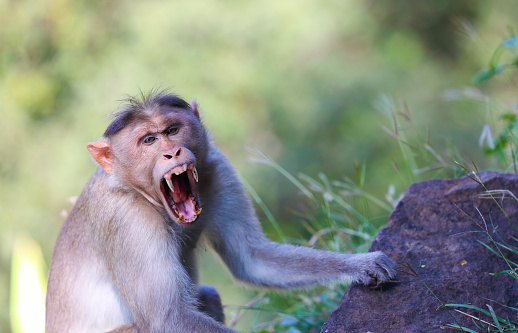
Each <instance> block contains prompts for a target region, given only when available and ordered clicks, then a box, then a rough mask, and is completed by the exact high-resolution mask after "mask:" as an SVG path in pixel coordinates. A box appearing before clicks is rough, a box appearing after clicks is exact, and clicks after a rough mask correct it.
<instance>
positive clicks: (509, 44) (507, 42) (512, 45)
mask: <svg viewBox="0 0 518 333" xmlns="http://www.w3.org/2000/svg"><path fill="white" fill-rule="evenodd" d="M501 45H502V47H504V48H506V49H511V50H514V49H516V46H518V36H513V37H511V38H508V39H504V41H503V42H502V44H501Z"/></svg>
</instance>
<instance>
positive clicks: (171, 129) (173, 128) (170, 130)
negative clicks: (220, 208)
mask: <svg viewBox="0 0 518 333" xmlns="http://www.w3.org/2000/svg"><path fill="white" fill-rule="evenodd" d="M179 130H180V127H179V126H171V127H169V128H168V129H167V130H166V134H167V135H175V134H177V133H178V131H179Z"/></svg>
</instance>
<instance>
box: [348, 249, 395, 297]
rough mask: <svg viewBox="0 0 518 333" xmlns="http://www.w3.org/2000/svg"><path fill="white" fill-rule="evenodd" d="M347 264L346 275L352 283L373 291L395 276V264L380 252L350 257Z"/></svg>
mask: <svg viewBox="0 0 518 333" xmlns="http://www.w3.org/2000/svg"><path fill="white" fill-rule="evenodd" d="M347 263H348V265H347V267H348V268H347V270H346V274H347V278H348V279H350V280H351V281H352V283H357V284H362V285H365V286H368V287H371V288H374V289H378V288H380V287H381V286H382V285H383V284H384V283H385V282H387V281H390V280H391V279H392V278H394V277H395V276H396V270H395V267H396V264H395V263H394V262H393V261H392V260H390V258H389V257H387V255H385V253H383V252H380V251H376V252H369V253H360V254H355V255H352V256H351V257H349V258H348V259H347Z"/></svg>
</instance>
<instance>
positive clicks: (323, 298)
mask: <svg viewBox="0 0 518 333" xmlns="http://www.w3.org/2000/svg"><path fill="white" fill-rule="evenodd" d="M517 68H518V35H516V34H514V32H511V36H510V37H509V38H506V39H504V40H503V41H502V43H501V44H500V45H499V46H498V47H497V49H496V50H495V52H494V54H493V56H492V58H491V60H490V63H489V65H488V67H487V68H485V69H483V70H481V71H480V72H479V73H477V74H476V75H475V76H474V78H473V82H474V83H475V84H478V85H481V84H487V82H488V81H490V80H492V79H494V78H495V77H496V76H498V75H501V74H502V73H503V72H504V71H508V70H511V69H514V70H516V69H517ZM473 90H476V89H473ZM481 95H484V96H486V95H485V94H483V93H482V94H481ZM483 100H484V102H486V103H487V102H488V98H486V97H484V99H483ZM375 107H376V108H377V109H378V110H379V111H380V112H381V113H383V114H385V115H386V116H387V117H388V119H389V121H390V122H391V123H392V128H389V127H387V126H382V129H383V130H384V131H385V132H386V133H387V134H388V135H389V136H391V137H392V138H394V139H395V140H396V141H397V143H398V144H399V147H400V151H401V154H402V156H403V159H402V160H403V161H404V162H403V163H402V164H397V163H396V162H393V165H394V168H395V170H396V172H397V174H398V175H399V177H401V178H403V179H405V180H406V183H407V185H410V184H411V183H414V182H417V181H421V180H423V179H425V178H452V177H460V176H462V175H466V174H467V175H468V176H469V177H470V178H472V180H473V181H474V182H477V183H479V184H480V185H482V186H484V188H485V189H486V192H485V193H484V197H486V198H488V199H490V200H493V201H494V202H495V203H496V204H497V205H498V207H499V208H500V209H501V210H502V212H504V214H505V211H504V209H503V208H502V206H501V205H500V203H499V201H498V200H497V198H498V199H502V198H504V197H506V198H509V199H510V200H515V201H517V202H518V198H517V197H516V196H515V194H513V193H511V192H509V191H508V190H507V189H500V190H496V191H495V190H493V191H489V190H487V188H486V187H485V185H484V184H483V183H482V181H481V178H480V177H479V174H478V168H477V167H476V165H475V163H473V162H472V161H469V162H471V163H472V165H473V170H469V169H468V168H466V167H465V166H464V165H467V163H466V162H467V161H466V158H464V157H463V156H462V154H461V153H460V152H459V151H458V149H456V147H455V145H454V144H453V143H448V144H447V147H446V149H445V151H446V153H439V152H438V149H435V148H434V147H433V146H432V144H431V143H430V139H429V133H426V136H422V133H423V131H420V130H419V129H417V127H416V126H414V124H413V122H412V118H411V116H410V112H409V110H408V108H407V106H406V104H405V103H404V102H403V101H398V102H397V103H396V102H395V101H394V100H393V99H392V98H391V97H389V96H385V95H383V96H380V97H379V98H378V100H377V101H376V103H375ZM500 121H501V123H502V125H501V126H500V130H499V132H498V134H497V135H493V133H492V132H491V130H490V126H489V125H488V124H484V125H483V131H482V134H481V136H480V139H479V145H480V146H481V148H482V149H483V150H484V152H485V153H486V156H487V158H488V159H492V160H494V161H496V165H497V169H498V171H503V172H514V173H518V170H517V169H518V115H517V113H516V111H515V110H504V111H503V112H502V113H501V116H500ZM493 127H494V126H493ZM251 153H252V155H253V160H254V161H255V162H257V163H261V164H264V165H267V166H269V167H272V168H273V169H275V170H276V171H278V172H279V173H280V174H281V175H283V176H284V177H285V178H286V179H288V180H289V181H290V182H291V183H292V184H293V185H294V186H295V187H296V188H297V189H298V190H299V192H300V194H301V197H302V200H304V201H305V203H306V205H305V206H306V207H309V208H308V210H307V211H305V212H301V213H300V216H299V217H300V219H301V221H302V224H303V225H304V227H305V229H306V230H307V231H308V232H309V233H310V235H311V237H310V238H309V239H307V240H301V239H296V240H290V242H295V243H298V244H302V245H308V246H315V247H318V248H323V249H327V250H331V251H337V252H346V253H357V252H365V251H367V250H368V247H369V246H370V244H371V242H372V240H373V237H374V236H375V235H376V233H377V231H378V227H375V226H379V225H380V224H384V223H385V222H386V220H387V218H388V216H389V214H390V213H391V212H392V210H393V208H394V207H395V205H396V204H397V202H398V201H399V199H400V197H398V196H397V195H396V193H395V190H394V188H393V187H392V186H389V188H388V192H387V194H386V195H385V198H379V197H377V196H374V195H372V194H370V193H368V192H367V191H365V183H366V179H367V175H366V168H365V166H361V167H360V166H356V168H355V170H356V175H355V177H354V179H355V180H354V181H353V180H351V179H345V180H342V181H331V180H329V179H328V178H327V177H326V176H325V174H323V173H320V174H318V176H317V177H315V178H313V177H310V176H307V175H304V174H300V175H298V176H297V177H295V176H293V175H292V174H290V173H289V172H288V171H286V170H285V169H284V168H282V167H281V166H280V165H279V164H277V163H276V162H275V161H273V160H272V159H271V158H269V157H268V156H267V155H266V154H265V153H264V152H262V151H260V150H259V149H252V150H251ZM245 185H246V186H247V188H248V190H249V192H250V193H251V195H252V197H253V198H254V200H255V201H256V202H257V204H258V206H259V207H260V208H261V209H262V210H263V212H264V214H265V215H266V216H267V218H268V220H269V222H270V223H271V224H272V226H273V228H274V229H275V230H276V232H277V233H278V235H279V236H280V238H281V239H282V240H283V241H286V237H285V235H284V234H283V232H282V229H281V228H280V226H279V224H278V223H277V221H276V220H275V218H274V217H273V216H272V214H271V213H270V212H269V210H268V209H267V207H266V206H265V205H264V203H263V202H262V201H261V200H260V198H259V197H258V195H257V194H256V193H255V192H254V191H253V189H252V188H251V187H250V186H249V185H248V184H246V183H245ZM506 216H507V215H506ZM480 217H481V218H482V223H480V222H477V219H476V218H474V217H471V216H470V217H469V218H470V219H472V220H473V221H474V222H475V223H476V224H477V225H478V226H479V227H480V228H481V231H482V232H484V233H485V235H486V236H487V237H489V239H490V240H491V244H492V245H493V247H490V246H487V245H486V248H487V250H489V251H491V252H492V253H493V254H494V255H495V257H497V258H498V259H500V260H503V261H504V262H505V264H506V266H507V268H508V269H506V270H504V271H502V272H494V273H490V274H494V275H497V276H504V275H506V276H511V277H512V278H513V279H515V280H518V275H517V269H518V263H516V262H513V261H511V260H510V259H509V258H508V256H506V255H504V253H507V252H505V251H504V250H506V251H508V252H510V253H513V254H516V255H518V239H517V238H512V239H513V240H514V241H515V242H514V243H513V244H511V243H509V242H505V241H504V240H503V237H497V238H496V239H495V238H494V237H493V236H491V232H490V231H492V232H493V231H495V230H494V225H493V224H492V221H489V223H488V222H487V221H486V220H485V219H484V217H483V215H482V214H480ZM507 218H508V221H509V223H511V224H512V225H513V226H514V228H515V230H516V231H518V228H517V226H516V223H517V221H512V220H511V219H510V218H509V216H507ZM380 222H381V223H380ZM496 235H498V233H496ZM409 270H410V271H413V270H412V269H411V267H410V269H409ZM414 272H415V271H414ZM416 274H417V273H416ZM417 277H419V276H418V275H417ZM421 281H422V280H421ZM422 282H423V283H424V284H425V282H424V281H422ZM425 286H426V287H427V288H428V286H427V285H426V284H425ZM346 289H347V285H345V284H340V283H338V284H337V285H335V286H334V287H332V288H329V287H316V288H314V289H311V290H309V291H305V292H303V293H301V292H298V291H294V292H287V293H286V294H284V295H282V296H278V295H276V294H268V293H261V294H259V295H258V296H257V297H256V299H254V300H252V302H251V306H249V307H244V308H243V309H241V314H242V313H243V312H244V311H246V310H249V311H250V310H254V311H256V312H258V313H263V314H264V313H268V314H270V317H271V316H272V315H274V317H273V318H270V319H269V320H260V319H258V320H256V322H255V323H254V324H253V327H252V328H253V329H254V331H258V332H261V333H264V332H287V333H296V332H320V328H321V327H322V325H323V324H324V322H325V321H326V320H327V318H328V317H329V315H330V313H331V312H332V311H333V310H334V309H336V307H337V306H338V304H339V301H340V299H341V298H342V296H343V294H344V293H345V291H346ZM429 290H430V297H434V296H435V294H434V292H433V291H432V290H431V289H429ZM481 296H482V297H483V295H481ZM435 297H436V296H435ZM436 298H437V297H436ZM437 300H438V302H439V303H440V304H441V306H443V307H444V308H445V309H446V310H447V311H448V313H450V315H451V317H452V319H453V321H454V323H452V324H447V325H446V326H443V328H448V329H450V330H455V331H464V332H482V331H483V332H501V333H503V332H518V323H517V322H516V321H511V320H509V319H504V318H501V317H499V316H498V314H497V313H496V312H495V310H494V308H493V307H492V306H491V305H490V304H488V305H487V309H482V308H479V307H475V306H473V305H470V304H444V303H443V302H442V301H441V300H440V299H438V298H437ZM489 301H490V302H494V301H491V300H489ZM453 308H455V309H453ZM458 308H464V309H471V310H476V311H477V312H478V316H473V315H472V314H468V313H466V312H465V311H462V310H460V309H458ZM508 308H510V309H512V310H515V311H516V312H517V313H518V308H514V307H508ZM449 309H452V310H453V311H454V312H456V314H458V315H462V316H468V317H471V319H472V324H473V325H472V327H462V326H461V325H460V324H459V323H458V322H457V321H456V320H455V317H454V316H453V314H452V312H451V311H450V310H449ZM237 320H239V315H238V316H236V318H234V319H233V321H232V323H235V322H236V321H237Z"/></svg>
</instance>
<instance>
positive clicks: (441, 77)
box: [0, 0, 518, 332]
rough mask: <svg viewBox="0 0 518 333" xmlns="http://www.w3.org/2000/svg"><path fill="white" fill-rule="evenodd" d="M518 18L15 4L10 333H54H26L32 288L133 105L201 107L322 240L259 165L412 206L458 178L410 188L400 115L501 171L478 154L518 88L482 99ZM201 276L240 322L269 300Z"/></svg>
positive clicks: (8, 14) (3, 47) (4, 161)
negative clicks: (119, 112)
mask: <svg viewBox="0 0 518 333" xmlns="http://www.w3.org/2000/svg"><path fill="white" fill-rule="evenodd" d="M516 17H518V4H517V3H516V1H514V0H501V1H498V2H492V1H483V0H457V1H454V2H453V1H447V0H436V1H405V0H394V1H375V0H364V1H359V0H352V1H340V0H336V1H335V0H328V1H324V2H322V1H309V0H283V1H274V0H265V1H237V0H225V1H215V0H212V1H209V0H207V1H196V2H195V1H187V0H186V1H180V0H174V1H173V0H169V1H163V0H151V1H134V0H124V1H100V0H89V1H86V0H76V1H72V0H30V1H29V0H0V22H2V24H1V28H0V113H1V120H0V140H1V142H2V144H0V156H1V158H0V239H1V240H0V331H2V332H10V331H13V332H38V330H40V331H41V327H40V328H38V325H37V324H35V327H32V328H31V327H28V326H25V327H22V326H23V325H24V324H23V322H25V323H26V324H27V321H26V320H25V321H24V320H22V323H21V324H20V323H17V324H16V323H14V322H13V324H12V325H13V326H11V318H14V319H13V321H20V319H19V318H24V317H23V315H24V313H28V314H31V313H32V314H33V315H34V316H38V315H39V314H40V312H39V311H40V310H38V309H41V304H42V300H43V295H44V288H43V289H41V288H40V289H38V288H35V289H34V290H32V289H30V288H29V287H28V286H30V285H34V283H36V284H37V283H39V284H40V285H43V286H44V285H45V283H46V282H45V280H46V272H47V271H46V270H47V267H48V264H49V262H50V257H51V253H52V249H53V245H54V242H55V240H56V237H57V234H58V231H59V229H60V226H61V224H62V222H63V220H64V216H65V215H66V212H67V211H68V210H70V208H71V206H72V203H71V198H73V197H75V196H78V195H79V194H80V192H81V189H82V188H83V186H84V184H85V183H86V181H87V179H88V178H89V177H90V175H91V174H92V173H93V171H94V170H95V167H96V166H95V164H94V163H93V162H92V159H91V157H90V155H89V153H88V151H87V150H86V148H85V146H86V144H87V143H88V142H89V141H94V140H96V138H97V137H99V136H100V135H102V133H103V132H104V129H105V128H106V126H107V125H108V122H109V119H110V117H109V114H110V113H111V112H112V111H113V110H116V109H117V107H118V106H119V100H121V99H123V98H125V97H126V96H128V95H135V94H138V93H139V92H140V91H141V90H142V91H148V90H150V89H152V88H156V87H162V88H171V90H172V91H173V92H175V93H177V94H179V95H180V96H181V97H183V98H184V99H187V100H190V99H193V98H195V99H197V101H198V103H199V105H200V108H201V112H202V117H203V121H204V123H205V125H206V126H207V127H208V128H209V130H210V131H211V133H212V136H213V139H214V141H215V142H216V144H217V145H218V146H219V147H220V148H221V150H222V151H223V152H224V153H225V154H226V155H227V157H228V158H229V159H230V161H231V162H232V163H233V164H234V166H235V167H236V169H237V170H238V172H239V173H240V175H241V176H242V177H243V179H245V180H246V181H247V183H248V184H249V185H250V187H251V188H253V189H254V190H255V191H256V192H257V194H258V195H259V197H260V198H261V199H262V200H263V201H264V204H265V205H266V207H268V208H269V209H270V211H271V212H272V214H273V215H274V216H275V218H276V220H277V221H278V223H279V225H280V227H281V228H282V230H283V231H284V234H285V235H286V236H287V237H298V238H307V237H308V233H307V230H306V229H304V228H303V227H302V224H301V223H300V217H299V215H298V214H297V212H299V211H300V210H301V206H303V205H304V201H303V200H302V199H301V198H300V195H299V192H298V189H297V188H296V187H295V186H293V184H292V183H290V182H289V181H287V180H286V179H285V178H284V177H283V176H282V175H281V174H279V173H278V172H277V171H276V170H275V169H274V168H272V167H268V166H265V165H263V164H258V163H254V162H253V161H250V157H251V156H252V157H253V154H252V153H250V151H249V148H252V149H259V150H261V151H262V152H264V153H266V154H267V155H269V156H270V157H271V158H272V159H273V160H274V161H275V162H276V163H278V164H279V165H281V166H282V167H283V168H284V169H286V170H287V171H288V172H290V173H291V174H293V175H295V176H296V175H297V174H299V173H303V174H306V175H309V176H310V177H317V175H319V174H325V175H326V176H327V178H329V179H338V180H339V179H344V178H348V179H352V180H353V181H358V182H361V184H362V186H363V187H364V188H365V189H366V190H368V191H370V192H372V193H374V194H375V195H377V196H380V197H384V195H385V194H386V193H389V194H390V195H391V196H392V197H397V196H398V195H400V194H401V193H404V191H405V190H406V187H407V186H408V184H409V183H411V182H413V181H418V180H423V179H426V178H431V177H436V176H448V174H440V173H441V172H443V171H441V170H435V169H434V170H432V171H430V172H423V173H420V174H418V175H416V174H415V173H414V174H408V173H405V172H402V170H401V165H402V163H403V164H404V161H402V159H404V158H405V156H402V155H401V150H400V146H399V144H400V143H398V141H397V140H394V139H393V138H392V137H391V134H390V133H389V131H388V129H390V131H392V132H393V133H394V131H395V129H394V119H393V117H391V114H390V112H387V110H390V109H394V108H396V109H401V108H402V109H403V110H408V113H409V118H411V121H412V126H413V128H415V129H416V131H415V133H416V135H420V136H421V137H422V138H424V139H425V141H426V144H427V145H429V147H430V148H433V151H434V152H436V153H437V154H443V155H441V156H442V158H443V159H446V163H453V159H454V158H455V157H454V156H453V155H456V158H459V157H460V158H465V159H467V160H470V159H471V160H473V161H474V162H476V163H477V165H478V167H479V168H481V169H485V168H491V167H492V162H491V159H487V158H485V157H484V155H483V154H484V153H483V149H482V148H481V147H480V146H479V138H480V136H481V133H482V129H483V128H484V125H486V124H488V126H489V127H488V128H490V129H491V130H492V132H493V133H494V132H497V131H498V127H499V126H502V124H500V123H499V122H498V117H497V115H498V113H499V112H501V111H503V110H515V106H514V103H515V101H516V85H515V82H516V81H513V78H512V77H510V76H508V75H502V76H501V77H500V78H499V79H498V80H496V81H495V82H492V83H491V85H486V86H484V85H482V86H480V85H478V86H477V87H472V85H473V83H472V78H473V76H474V75H475V74H476V73H477V72H478V71H479V70H480V69H481V68H484V67H487V64H488V62H489V59H490V58H491V56H492V54H493V52H494V50H495V48H496V47H497V46H498V45H499V44H500V42H501V41H502V40H503V39H504V38H506V37H508V36H509V28H512V27H513V24H515V23H516ZM486 93H490V96H491V98H489V97H487V95H485V94H486ZM403 114H404V115H405V117H406V114H405V113H403ZM383 127H385V129H387V130H384V129H383ZM403 129H404V128H403ZM403 129H402V128H400V130H403ZM452 147H453V148H452ZM452 151H454V152H455V154H453V155H452V156H450V152H452ZM419 167H422V168H427V167H428V165H426V164H423V165H420V166H419ZM432 169H433V168H432ZM358 170H362V172H361V175H360V176H359V174H360V173H359V171H358ZM358 178H361V179H358ZM257 210H258V214H259V216H260V218H261V219H262V220H263V221H264V220H265V216H264V213H263V211H262V210H260V209H257ZM384 223H386V220H380V222H379V226H382V225H383V224H384ZM264 228H265V231H266V232H267V233H268V234H269V235H270V236H271V238H272V239H276V237H277V234H276V233H275V232H273V230H272V228H271V225H270V224H268V223H264ZM27 258H29V259H27ZM202 266H203V268H202V281H203V282H204V283H208V284H212V285H214V286H216V287H217V288H218V289H219V291H220V292H221V293H222V298H223V302H224V303H225V304H227V305H231V306H229V307H228V309H227V310H228V311H229V313H230V312H232V311H236V309H238V308H232V305H238V306H239V305H244V304H246V303H247V302H248V301H249V300H250V298H251V297H252V296H253V295H254V292H250V291H248V290H246V289H244V288H236V287H235V284H234V283H233V282H232V280H231V278H230V277H229V275H228V273H227V272H226V270H225V268H223V266H222V265H221V264H220V263H219V261H218V259H216V258H215V257H214V256H213V255H212V254H210V252H207V255H204V257H203V260H202ZM15 271H16V272H15ZM24 272H25V273H24ZM31 277H33V278H32V279H33V280H32V282H31V281H30V280H31ZM24 278H27V279H28V282H26V286H27V287H23V286H24V284H23V283H24V282H23V281H24V280H23V279H24ZM31 283H32V284H31ZM24 295H25V296H24ZM24 297H25V298H24ZM22 299H25V300H26V301H22ZM32 307H34V308H32ZM25 318H27V317H25ZM35 321H36V322H37V321H38V320H35ZM40 321H41V316H40ZM238 328H239V329H242V330H250V329H249V328H247V326H246V324H243V326H242V327H239V326H238Z"/></svg>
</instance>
